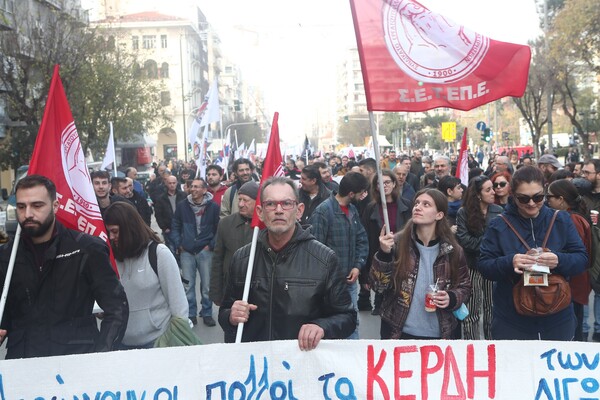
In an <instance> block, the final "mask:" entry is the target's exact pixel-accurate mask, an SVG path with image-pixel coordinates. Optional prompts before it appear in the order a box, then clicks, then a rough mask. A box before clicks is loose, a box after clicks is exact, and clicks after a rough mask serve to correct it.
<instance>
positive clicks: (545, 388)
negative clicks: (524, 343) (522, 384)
mask: <svg viewBox="0 0 600 400" xmlns="http://www.w3.org/2000/svg"><path fill="white" fill-rule="evenodd" d="M540 359H542V360H545V361H546V367H547V368H548V370H549V371H557V370H558V371H586V370H587V371H596V370H597V369H598V364H599V363H600V353H596V354H594V355H593V356H591V355H588V354H585V353H580V352H573V353H565V352H562V351H558V350H557V349H550V350H548V351H546V352H544V353H542V354H541V355H540ZM581 391H583V392H584V393H585V394H586V395H594V396H593V397H580V396H578V397H577V398H576V400H600V397H599V396H600V381H598V379H597V378H592V377H586V378H583V379H581V378H575V377H565V378H553V379H550V378H542V379H540V381H539V383H538V389H537V392H536V394H535V399H536V400H541V399H544V400H571V393H580V392H581Z"/></svg>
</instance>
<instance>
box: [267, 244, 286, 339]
mask: <svg viewBox="0 0 600 400" xmlns="http://www.w3.org/2000/svg"><path fill="white" fill-rule="evenodd" d="M268 251H269V253H271V254H272V253H273V249H271V248H269V250H268ZM278 258H279V255H278V254H275V260H274V261H273V267H272V269H271V287H270V290H269V340H273V287H274V286H275V283H274V282H275V267H276V265H277V259H278ZM286 290H287V284H286Z"/></svg>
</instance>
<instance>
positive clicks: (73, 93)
mask: <svg viewBox="0 0 600 400" xmlns="http://www.w3.org/2000/svg"><path fill="white" fill-rule="evenodd" d="M26 11H27V10H26V7H20V6H19V5H15V13H14V21H13V24H14V26H15V32H4V33H2V41H1V42H0V44H1V47H0V54H1V55H2V61H3V66H4V68H0V87H2V88H3V89H4V93H3V95H4V97H5V98H6V101H7V109H8V116H9V118H10V119H11V121H13V123H12V125H13V127H12V128H11V129H10V135H9V136H8V137H7V138H5V139H4V140H3V141H2V142H1V143H0V167H2V168H6V167H12V168H16V167H17V166H19V165H22V164H28V163H29V159H30V157H31V153H32V151H33V146H34V143H35V138H36V136H37V132H38V130H39V126H40V124H41V121H42V116H43V112H44V107H45V103H46V100H47V96H48V90H49V86H50V80H51V78H52V71H53V69H54V65H56V64H59V65H60V66H61V68H60V74H61V78H62V82H63V85H64V87H65V92H66V94H67V98H68V100H69V103H70V106H71V111H72V113H73V118H74V120H75V125H76V126H77V128H78V132H79V136H80V139H81V143H82V147H83V149H84V150H86V149H87V148H88V146H89V147H91V149H92V150H93V152H95V153H96V154H98V153H103V152H104V148H105V147H106V141H107V138H108V122H109V121H113V122H114V126H115V136H116V138H117V140H123V139H125V138H127V137H129V136H131V135H133V134H135V133H140V132H144V131H148V130H150V129H151V128H152V127H161V126H165V125H168V124H169V121H168V119H167V117H166V114H165V110H164V109H163V108H162V106H161V103H160V92H161V89H162V86H161V84H160V81H158V80H150V79H142V78H140V77H136V76H135V74H134V66H135V65H137V62H136V60H135V57H134V56H133V55H131V54H126V53H125V52H124V51H123V50H122V49H118V48H115V47H114V46H110V45H109V44H107V43H105V42H104V40H102V38H101V36H100V34H99V33H98V32H96V31H94V30H91V29H89V28H87V27H85V26H83V25H82V24H81V23H80V22H78V21H77V20H74V19H73V18H71V17H68V16H67V14H66V13H60V12H49V13H46V14H41V15H40V20H39V21H38V22H37V23H34V19H33V18H34V17H33V16H32V15H28V14H27V13H26ZM37 25H41V26H42V27H43V29H39V27H38V26H37ZM19 35H20V36H21V37H22V38H25V40H23V39H21V40H20V41H19V40H17V39H16V38H17V37H18V36H19ZM24 43H27V45H24Z"/></svg>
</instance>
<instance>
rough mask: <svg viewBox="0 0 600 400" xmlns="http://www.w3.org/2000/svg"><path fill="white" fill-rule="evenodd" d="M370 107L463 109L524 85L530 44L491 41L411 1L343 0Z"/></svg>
mask: <svg viewBox="0 0 600 400" xmlns="http://www.w3.org/2000/svg"><path fill="white" fill-rule="evenodd" d="M350 5H351V8H352V15H353V19H354V29H355V33H356V39H357V44H358V51H359V55H360V60H361V67H362V74H363V81H364V86H365V93H366V100H367V109H368V110H369V111H426V110H430V109H432V108H437V107H449V108H453V109H458V110H470V109H473V108H475V107H478V106H480V105H483V104H486V103H489V102H491V101H494V100H497V99H499V98H502V97H505V96H515V97H520V96H522V95H523V93H524V91H525V88H526V86H527V77H528V73H529V63H530V59H531V50H530V48H529V46H523V45H518V44H513V43H506V42H501V41H497V40H493V39H490V38H488V37H486V36H483V35H481V34H479V33H477V32H474V31H471V30H469V29H468V28H466V27H464V26H461V25H460V24H457V23H454V22H453V21H451V20H449V19H448V18H446V17H444V16H442V15H440V14H437V13H436V12H434V11H430V10H428V9H427V8H425V7H424V6H422V5H421V4H419V3H418V2H417V1H415V0H350Z"/></svg>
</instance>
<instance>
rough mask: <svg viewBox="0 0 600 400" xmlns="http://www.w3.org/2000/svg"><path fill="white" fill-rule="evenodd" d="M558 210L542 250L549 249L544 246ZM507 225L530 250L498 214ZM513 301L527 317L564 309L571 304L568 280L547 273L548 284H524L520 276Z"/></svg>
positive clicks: (516, 307) (516, 308)
mask: <svg viewBox="0 0 600 400" xmlns="http://www.w3.org/2000/svg"><path fill="white" fill-rule="evenodd" d="M557 214H558V210H556V211H555V212H554V215H553V216H552V220H551V221H550V226H549V227H548V231H547V232H546V237H545V238H544V243H543V244H542V248H543V249H544V251H550V250H548V249H547V248H546V242H547V241H548V237H549V236H550V232H551V231H552V227H553V226H554V221H555V220H556V216H557ZM500 217H502V219H503V220H504V222H506V224H507V225H508V227H509V228H510V229H511V230H512V231H513V232H514V233H515V234H516V235H517V237H518V238H519V240H520V241H521V243H523V245H524V246H525V248H526V249H527V250H528V251H530V250H531V248H530V247H529V245H528V244H527V242H525V240H524V239H523V237H522V236H521V235H520V234H519V232H517V230H516V229H515V227H514V226H513V225H512V224H511V223H510V222H509V221H508V219H507V218H506V217H504V215H500ZM513 302H514V304H515V310H516V311H517V313H518V314H521V315H525V316H528V317H543V316H546V315H552V314H556V313H557V312H559V311H562V310H564V309H565V308H567V307H568V306H569V305H570V304H571V287H570V286H569V282H567V280H566V279H565V278H564V277H563V276H562V275H559V274H549V275H548V286H525V281H524V277H523V276H521V278H520V279H519V281H518V282H517V283H516V284H515V286H514V287H513Z"/></svg>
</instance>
